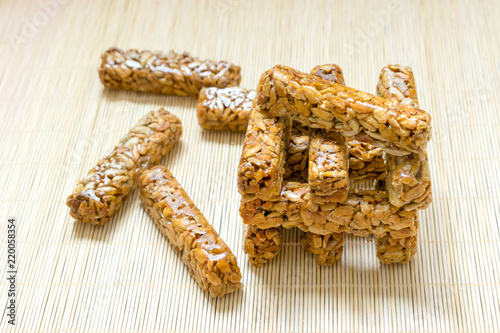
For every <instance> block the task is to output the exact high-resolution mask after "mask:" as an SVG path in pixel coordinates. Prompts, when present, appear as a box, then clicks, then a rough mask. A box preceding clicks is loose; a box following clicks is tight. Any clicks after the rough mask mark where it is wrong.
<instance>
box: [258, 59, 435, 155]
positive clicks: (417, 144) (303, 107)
mask: <svg viewBox="0 0 500 333" xmlns="http://www.w3.org/2000/svg"><path fill="white" fill-rule="evenodd" d="M253 108H254V109H255V110H257V111H266V112H269V114H270V115H271V116H274V117H281V116H284V115H290V116H292V120H296V121H297V122H300V123H301V124H302V125H304V126H308V127H310V128H321V129H325V130H336V131H339V132H340V133H341V134H342V135H344V136H345V137H353V136H355V135H356V134H358V133H360V132H361V131H363V132H364V133H366V134H367V135H369V136H370V137H372V138H373V142H371V143H372V144H373V145H374V146H376V147H381V148H384V150H385V151H386V152H388V153H390V154H394V155H407V154H409V153H411V152H419V151H421V150H422V149H423V148H424V147H425V145H426V144H427V142H428V141H429V140H430V135H431V117H430V116H429V114H428V113H427V112H425V111H423V110H420V109H416V108H412V107H410V106H407V105H403V104H399V103H397V102H395V101H392V100H390V99H384V98H381V97H377V96H374V95H371V94H368V93H365V92H362V91H359V90H356V89H353V88H349V87H346V86H344V85H340V84H337V83H332V82H330V81H326V80H323V79H320V78H318V77H315V76H313V75H309V74H305V73H302V72H299V71H296V70H294V69H292V68H289V67H285V66H281V65H280V66H275V67H273V68H272V69H271V70H269V71H267V72H265V73H264V74H263V75H262V76H261V79H260V82H259V85H258V89H257V96H256V98H255V102H254V104H253Z"/></svg>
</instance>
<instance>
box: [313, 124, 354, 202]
mask: <svg viewBox="0 0 500 333" xmlns="http://www.w3.org/2000/svg"><path fill="white" fill-rule="evenodd" d="M347 157H348V150H347V143H346V141H345V139H344V137H343V136H342V135H340V134H339V133H337V132H325V131H322V130H314V131H312V132H311V138H310V145H309V176H308V179H309V186H310V187H311V194H312V195H314V196H320V197H324V196H328V199H329V201H331V202H342V201H344V200H345V199H346V198H347V194H348V192H349V163H348V160H347Z"/></svg>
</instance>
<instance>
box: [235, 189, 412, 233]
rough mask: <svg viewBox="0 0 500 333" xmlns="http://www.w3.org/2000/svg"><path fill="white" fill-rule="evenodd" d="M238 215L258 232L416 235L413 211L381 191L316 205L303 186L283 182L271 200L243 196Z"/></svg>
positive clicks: (353, 193)
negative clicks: (291, 230) (287, 230)
mask: <svg viewBox="0 0 500 333" xmlns="http://www.w3.org/2000/svg"><path fill="white" fill-rule="evenodd" d="M240 215H241V217H242V218H243V223H246V224H252V225H255V226H257V227H258V228H260V229H266V228H276V227H279V226H283V227H284V228H292V227H298V228H300V229H301V230H302V231H309V232H312V233H315V234H319V235H327V234H332V233H340V232H347V233H352V234H354V235H357V236H361V237H367V236H369V235H375V237H377V238H380V237H383V236H385V235H386V234H391V235H392V236H393V237H394V238H396V239H399V238H404V237H407V236H412V235H414V234H416V228H415V226H414V224H415V216H416V211H406V210H404V209H402V208H398V207H396V206H394V205H392V204H391V203H390V202H389V199H388V195H387V192H385V191H370V190H356V191H354V190H352V191H351V192H349V195H348V197H347V200H346V201H345V202H342V203H338V202H328V201H326V202H317V201H315V200H314V196H311V193H310V189H309V186H308V185H307V184H302V183H298V182H284V184H283V189H282V193H281V195H280V196H277V197H275V198H272V199H271V200H267V201H264V200H261V199H260V198H258V197H257V196H255V195H244V196H243V197H242V201H241V205H240Z"/></svg>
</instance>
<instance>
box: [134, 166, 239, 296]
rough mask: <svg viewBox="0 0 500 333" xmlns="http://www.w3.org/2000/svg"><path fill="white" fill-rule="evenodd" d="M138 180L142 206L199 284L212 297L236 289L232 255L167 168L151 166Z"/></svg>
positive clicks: (236, 274)
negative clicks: (179, 254) (178, 253)
mask: <svg viewBox="0 0 500 333" xmlns="http://www.w3.org/2000/svg"><path fill="white" fill-rule="evenodd" d="M139 182H140V190H141V196H140V198H141V201H142V205H143V207H144V209H145V210H146V212H147V213H148V214H149V216H151V218H152V219H153V221H154V222H155V224H156V225H157V226H158V228H159V229H160V231H161V233H162V234H163V235H165V236H167V238H168V240H169V241H170V243H171V244H172V246H174V248H175V249H176V250H178V251H179V252H181V255H182V260H183V261H184V263H185V264H186V266H187V267H188V268H189V272H190V273H191V275H192V276H193V278H194V279H195V280H196V282H197V283H198V284H199V285H200V287H201V288H202V289H203V290H205V291H208V292H210V295H211V296H212V297H215V296H223V295H224V294H226V293H230V292H233V291H235V290H236V289H238V288H239V286H240V284H241V273H240V269H239V267H238V264H237V262H236V257H235V256H234V255H233V253H232V252H231V250H230V249H229V247H228V246H227V245H226V243H224V241H223V240H222V239H221V238H220V237H219V235H218V234H217V232H216V231H215V229H214V228H213V227H212V226H211V225H210V224H209V223H208V221H207V220H206V219H205V217H204V216H203V214H202V213H201V212H200V210H199V209H198V208H197V207H196V205H195V204H194V202H193V201H192V200H191V199H190V198H189V196H188V195H187V193H186V192H185V191H184V189H183V188H182V187H181V185H180V184H179V182H178V181H177V180H176V179H175V178H174V176H173V175H172V174H171V173H170V171H168V170H167V168H165V167H164V166H156V167H153V168H152V169H151V170H148V171H145V172H144V173H143V174H142V175H141V177H140V180H139Z"/></svg>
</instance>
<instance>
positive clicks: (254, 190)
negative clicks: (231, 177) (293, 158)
mask: <svg viewBox="0 0 500 333" xmlns="http://www.w3.org/2000/svg"><path fill="white" fill-rule="evenodd" d="M289 137H290V124H289V121H288V120H287V119H286V118H275V117H270V116H269V115H268V114H266V113H264V112H259V111H255V110H254V111H252V114H251V115H250V123H249V124H248V130H247V132H246V134H245V143H244V145H243V151H242V153H241V159H240V164H239V167H238V191H239V192H240V194H241V195H244V194H255V195H257V196H259V197H260V198H262V199H264V200H266V199H269V198H272V197H274V196H276V195H279V193H280V191H281V185H282V183H283V173H284V163H285V157H286V149H285V148H286V147H287V146H288V140H289Z"/></svg>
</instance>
